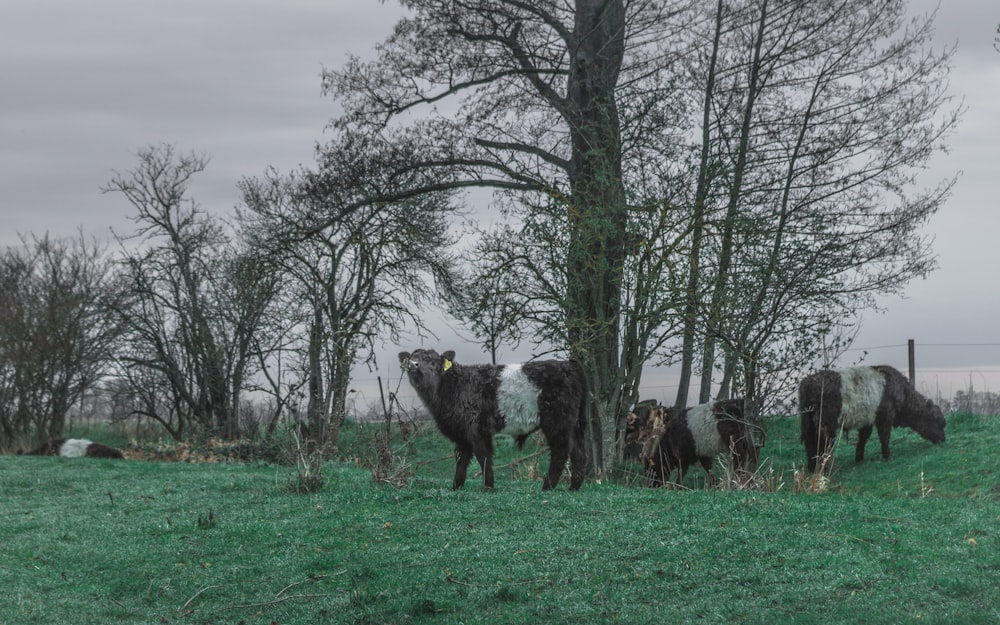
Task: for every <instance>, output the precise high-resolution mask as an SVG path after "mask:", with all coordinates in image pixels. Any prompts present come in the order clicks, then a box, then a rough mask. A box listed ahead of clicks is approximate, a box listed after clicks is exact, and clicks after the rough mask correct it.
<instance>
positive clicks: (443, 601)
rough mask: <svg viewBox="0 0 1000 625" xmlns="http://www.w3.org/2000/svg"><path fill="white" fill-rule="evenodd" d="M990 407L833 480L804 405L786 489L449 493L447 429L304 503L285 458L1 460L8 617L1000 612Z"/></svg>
mask: <svg viewBox="0 0 1000 625" xmlns="http://www.w3.org/2000/svg"><path fill="white" fill-rule="evenodd" d="M997 423H998V421H997V420H996V419H995V418H992V419H987V418H979V417H970V416H962V417H958V418H955V419H952V421H951V422H950V423H949V427H948V435H949V440H948V442H947V443H946V444H945V445H942V446H937V447H932V446H930V445H928V444H926V443H925V442H924V441H922V440H920V439H919V437H917V436H916V435H913V434H912V433H911V432H908V431H897V432H896V433H895V434H894V439H893V441H894V444H893V453H894V458H893V459H892V460H891V461H890V462H888V463H884V462H881V461H879V460H871V461H868V462H865V463H863V464H861V465H855V464H854V462H853V451H852V450H851V449H848V448H847V447H844V448H842V449H840V450H839V451H838V454H837V462H838V468H837V472H836V473H835V475H834V480H833V482H834V485H835V488H834V489H833V490H832V491H831V492H827V493H825V494H822V495H803V494H794V493H792V492H791V488H790V481H791V478H790V472H791V467H792V466H793V465H794V464H798V465H801V463H802V459H803V458H801V457H800V456H803V452H802V448H801V446H799V445H798V444H797V443H796V442H795V432H794V424H793V423H792V421H791V420H780V421H777V422H775V423H774V424H773V426H772V428H771V433H770V434H769V439H768V447H767V455H768V456H769V457H770V462H771V463H772V466H773V467H774V469H775V471H776V473H777V474H778V476H779V477H784V479H785V481H786V482H788V483H787V484H786V486H785V487H784V488H782V489H781V490H779V491H777V492H774V493H749V492H742V493H740V492H718V491H705V490H698V489H695V490H689V491H665V490H657V491H653V490H646V489H642V488H629V487H625V486H621V485H617V484H591V483H588V484H586V485H585V486H584V489H583V490H582V491H580V492H579V493H569V492H567V491H565V490H564V489H559V490H557V491H555V492H552V493H542V492H541V491H540V483H539V482H537V481H532V480H530V479H515V478H516V477H517V476H518V475H522V476H523V475H525V474H527V473H529V471H528V470H527V469H525V468H524V466H523V464H522V465H520V468H519V469H517V470H506V469H505V470H502V471H498V474H497V484H498V489H497V491H496V492H484V491H483V490H482V489H481V484H480V482H479V481H478V479H472V480H470V482H469V483H468V484H467V485H466V489H465V490H464V491H461V492H457V493H455V492H451V491H450V490H448V489H447V486H448V484H450V473H451V470H452V465H451V462H450V460H443V461H439V462H428V463H426V464H418V463H420V462H423V461H425V460H434V459H438V458H442V457H444V456H447V453H448V452H447V445H445V444H443V443H442V442H441V440H439V439H440V437H439V436H437V435H436V434H434V433H433V432H430V433H429V435H428V436H426V437H421V438H420V439H418V441H417V442H416V444H415V445H414V447H413V448H412V450H411V454H410V459H411V462H413V463H414V466H416V471H417V474H416V479H415V481H414V485H413V486H412V487H411V488H408V489H403V490H395V489H392V488H388V487H384V486H383V487H380V486H376V485H374V484H373V483H372V478H371V474H370V473H369V472H367V471H365V470H363V469H358V468H354V467H351V466H348V465H329V466H328V468H327V470H326V471H327V479H328V484H327V486H326V488H324V489H323V490H322V491H321V492H320V493H318V494H316V495H293V494H288V493H287V492H285V490H284V489H283V486H284V485H285V484H286V483H287V482H288V474H287V470H286V469H284V468H274V467H270V468H269V467H249V466H232V465H190V464H161V463H153V462H120V461H119V462H116V461H100V460H62V459H58V458H35V457H16V456H7V457H0V585H2V587H3V588H4V589H5V593H4V594H5V595H6V596H7V597H9V599H6V600H0V624H2V625H13V624H14V623H18V624H20V623H46V624H50V623H74V624H80V623H200V624H204V623H240V622H243V623H247V624H250V623H272V622H276V623H282V624H286V625H287V624H294V623H315V622H335V623H407V622H421V623H424V622H426V623H458V622H464V623H477V622H481V623H487V622H488V623H505V622H509V623H525V622H533V623H540V622H555V623H558V622H577V623H579V622H606V623H654V622H655V623H661V622H664V621H670V622H677V623H680V622H695V621H697V620H700V621H702V622H716V623H717V622H723V621H732V622H742V623H765V622H766V623H773V622H778V623H817V622H823V623H852V622H867V623H898V622H917V621H919V622H929V623H935V622H948V623H985V622H996V621H998V620H1000V595H998V593H997V590H996V589H997V587H998V586H1000V555H998V554H1000V505H998V501H997V499H998V488H997V485H998V475H997V470H998V469H1000V467H998V466H997V465H996V460H995V456H993V455H992V453H993V450H994V449H996V448H997V446H998V443H1000V434H998V433H996V432H995V431H994V430H995V425H996V424H997ZM352 435H356V436H357V437H358V438H357V439H356V440H362V439H363V438H364V436H365V434H364V432H360V433H359V432H353V433H352ZM351 445H353V446H354V447H355V448H361V447H363V445H361V444H360V443H357V442H353V443H352V442H351V441H347V442H346V445H345V448H347V447H350V446H351ZM876 448H877V444H876V443H870V444H869V454H870V455H871V456H873V457H876V456H877V452H875V450H876ZM873 452H875V453H873ZM514 457H519V456H518V453H517V452H515V451H514V450H512V449H510V447H509V446H508V445H506V444H503V443H501V445H500V461H501V462H509V461H510V459H511V458H514ZM546 462H547V460H546V459H545V458H543V459H542V466H543V467H544V466H545V464H546ZM698 472H700V470H698V471H692V473H695V474H696V473H698ZM921 472H923V474H924V475H923V481H921V478H920V473H921ZM698 477H700V476H698ZM692 479H696V478H694V477H693V478H692ZM690 485H696V484H694V483H691V484H690ZM924 495H925V496H924ZM210 512H211V518H212V521H211V522H210V521H208V519H209V513H210ZM199 520H200V521H201V523H199Z"/></svg>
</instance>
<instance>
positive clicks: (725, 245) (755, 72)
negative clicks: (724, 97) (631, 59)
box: [698, 0, 768, 404]
mask: <svg viewBox="0 0 1000 625" xmlns="http://www.w3.org/2000/svg"><path fill="white" fill-rule="evenodd" d="M767 15H768V13H767V0H764V1H763V2H761V6H760V19H759V20H758V23H757V32H756V33H755V34H756V38H755V41H754V49H753V59H752V61H751V62H750V66H749V70H748V71H749V76H748V85H749V86H748V88H747V100H746V103H745V105H744V108H743V119H742V123H741V127H740V138H739V144H738V148H737V153H736V155H735V157H736V158H735V163H734V165H733V179H732V183H731V184H730V187H729V203H728V205H727V206H726V216H725V220H724V221H723V224H722V246H721V249H720V251H719V270H718V274H717V275H716V276H715V283H714V284H713V285H712V301H711V304H710V307H709V311H708V328H707V330H708V332H707V335H706V337H705V344H704V348H703V350H702V362H701V365H702V370H701V387H700V391H699V393H698V403H700V404H704V403H708V402H709V401H711V398H712V371H713V370H714V368H715V356H716V338H715V337H716V335H717V333H718V329H719V327H720V326H721V324H722V308H723V306H724V305H725V298H726V285H727V283H728V281H729V268H730V266H731V264H732V260H733V243H734V240H733V235H734V231H735V229H736V218H737V217H738V216H739V210H740V194H741V192H742V191H743V176H744V174H745V173H746V168H747V151H748V149H749V144H750V131H751V129H752V125H753V113H754V105H755V104H756V101H757V95H758V93H759V88H758V84H759V80H760V69H761V47H762V45H763V41H764V32H765V30H766V28H767Z"/></svg>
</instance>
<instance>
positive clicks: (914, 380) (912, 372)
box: [906, 339, 917, 386]
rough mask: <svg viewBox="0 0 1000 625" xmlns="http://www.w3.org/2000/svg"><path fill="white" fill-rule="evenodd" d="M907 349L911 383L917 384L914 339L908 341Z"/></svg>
mask: <svg viewBox="0 0 1000 625" xmlns="http://www.w3.org/2000/svg"><path fill="white" fill-rule="evenodd" d="M906 350H907V352H908V357H909V363H910V384H913V385H914V386H916V384H917V363H916V359H915V357H914V353H913V352H914V349H913V339H910V340H908V341H907V342H906Z"/></svg>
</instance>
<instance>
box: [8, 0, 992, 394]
mask: <svg viewBox="0 0 1000 625" xmlns="http://www.w3.org/2000/svg"><path fill="white" fill-rule="evenodd" d="M944 4H945V5H944V6H942V7H941V8H940V10H939V18H938V22H937V23H938V38H937V45H938V46H944V45H946V44H950V43H954V42H957V43H958V44H959V49H958V53H957V55H956V56H955V59H954V70H953V73H952V80H951V90H952V93H953V94H955V96H956V97H958V98H964V101H965V105H966V106H967V108H968V111H967V113H966V115H965V117H964V120H963V123H962V125H961V126H960V128H959V131H958V133H957V134H956V135H955V136H954V137H953V138H952V139H951V142H950V143H951V146H952V149H951V153H950V154H948V155H943V156H939V157H938V158H936V159H935V160H934V162H933V164H932V167H931V168H930V170H929V171H928V172H927V182H928V184H932V183H935V182H937V181H938V180H940V179H942V178H945V177H947V176H950V175H953V174H954V173H956V172H958V171H961V172H963V173H962V176H961V179H960V180H959V182H958V184H957V186H956V187H955V191H954V194H953V196H952V198H951V199H950V200H949V202H948V203H947V205H946V206H945V208H944V209H943V210H942V211H941V212H940V213H939V214H938V215H937V216H936V217H935V218H934V219H933V220H932V221H931V223H930V224H929V225H928V228H927V234H928V235H930V236H933V237H934V238H935V244H934V248H935V250H936V252H937V254H938V255H939V263H940V269H939V270H938V271H936V272H935V273H934V274H932V275H931V276H930V277H929V278H928V279H927V280H923V281H917V282H914V283H912V284H911V285H910V287H909V288H908V289H907V297H906V298H905V299H900V298H887V299H885V300H884V302H883V303H884V305H885V306H886V307H887V309H888V310H887V312H886V313H885V314H874V313H867V314H866V315H865V316H864V322H863V325H862V329H861V332H860V334H859V335H858V338H857V340H856V343H855V344H856V346H857V347H859V348H861V347H877V346H883V345H893V346H898V345H903V344H905V343H906V340H907V339H909V338H913V339H915V340H916V341H917V345H918V354H917V358H918V366H920V367H921V368H924V369H926V370H927V371H926V373H925V374H923V379H922V381H921V383H922V384H924V385H930V386H931V387H932V388H933V386H934V385H938V386H939V387H941V386H942V385H944V388H941V390H942V392H944V393H945V394H946V395H950V393H951V392H952V391H953V390H955V389H956V388H961V387H962V384H963V383H961V382H955V381H954V380H956V379H958V380H965V381H966V382H967V381H968V379H969V377H970V372H972V373H973V374H974V375H976V376H985V375H986V374H989V375H992V376H993V378H992V380H991V381H988V382H986V385H987V386H990V387H991V389H992V390H1000V345H998V346H994V347H984V346H982V345H983V344H1000V328H998V325H1000V324H998V323H997V321H996V319H997V318H998V311H1000V289H997V288H996V286H995V285H994V280H995V278H994V272H995V271H996V269H995V267H997V266H1000V246H998V245H997V243H996V239H997V225H998V224H1000V211H998V210H997V209H998V208H1000V206H998V204H1000V202H998V200H997V197H998V196H1000V53H998V52H997V51H995V50H994V49H993V41H994V36H995V31H996V25H997V23H998V22H1000V6H998V5H997V3H996V1H995V0H950V1H949V2H947V3H944ZM911 6H912V8H913V10H914V11H926V10H930V9H933V8H934V6H936V2H935V1H933V0H913V1H912V2H911ZM399 14H400V9H399V8H398V7H397V6H396V5H395V3H393V2H388V3H385V4H383V3H381V2H378V1H377V0H282V1H281V2H277V1H273V0H172V1H171V2H159V1H155V0H128V1H126V0H88V1H87V2H78V1H75V0H4V2H2V3H0V110H2V112H3V114H2V116H0V184H2V190H3V193H2V196H0V223H2V226H3V227H2V228H0V245H15V244H17V243H18V239H17V235H18V233H34V234H39V235H40V234H43V233H45V232H50V233H51V234H53V235H57V236H66V235H72V234H73V233H74V232H75V231H76V230H77V228H80V227H82V228H83V230H84V232H85V233H87V234H88V235H95V236H98V237H105V236H106V235H107V233H108V231H109V228H112V227H113V228H115V229H116V230H119V231H122V232H127V231H128V230H129V229H130V227H131V224H130V223H129V222H128V220H127V217H128V216H129V215H130V214H131V211H130V208H129V207H128V206H127V205H126V204H125V202H124V200H123V199H122V198H120V197H117V196H109V195H102V194H101V193H100V192H99V187H101V186H102V185H104V184H105V183H106V182H107V181H108V180H109V179H110V178H111V176H112V174H113V170H119V171H126V170H128V169H130V168H131V167H133V165H134V163H135V153H136V151H137V150H139V149H140V148H142V147H145V146H147V145H151V144H156V143H160V142H167V143H172V144H175V145H176V146H177V148H178V149H179V150H181V151H184V152H189V151H195V152H199V153H205V154H207V155H209V156H210V157H211V163H210V165H209V169H208V170H207V171H206V172H205V173H204V174H202V175H201V176H200V177H199V178H198V179H196V181H195V184H194V186H193V188H192V194H193V196H194V197H195V198H196V199H197V200H198V201H199V202H200V203H201V204H202V205H203V206H204V207H206V208H208V209H211V210H215V211H217V212H219V213H220V214H228V213H229V211H230V210H231V208H232V207H233V206H234V205H235V204H236V203H237V202H238V194H237V190H236V183H237V181H238V180H239V179H240V178H241V177H243V176H255V175H259V174H261V173H262V172H263V171H264V170H265V168H267V167H269V166H275V167H277V168H279V169H280V170H283V171H287V170H289V169H292V168H294V167H296V166H297V165H299V164H300V163H301V164H306V165H308V164H310V163H312V158H313V149H314V145H315V144H316V142H318V141H322V140H323V129H324V126H325V124H326V122H327V121H328V120H329V119H330V118H331V117H332V116H334V115H335V114H336V105H335V103H334V102H333V101H331V100H329V99H327V98H323V97H322V96H321V94H320V78H319V74H320V71H321V68H322V67H323V66H328V67H334V66H337V65H339V64H341V63H342V62H343V61H344V60H345V58H346V55H347V53H348V52H355V53H358V54H362V55H364V54H367V53H368V52H369V51H370V50H371V49H372V46H373V45H374V44H375V43H377V42H378V41H380V40H381V39H382V38H384V36H385V35H386V34H387V33H388V32H389V30H390V29H391V27H392V24H393V22H394V20H395V17H396V16H397V15H399ZM939 344H947V345H955V344H975V345H979V346H974V347H972V346H970V347H959V348H955V347H950V348H945V347H932V346H931V345H939ZM450 347H453V348H455V349H458V350H459V355H460V357H463V358H464V359H465V360H466V361H468V360H477V359H479V358H481V355H480V353H479V351H478V349H477V348H476V347H475V346H471V345H467V346H464V348H463V346H461V345H450ZM385 353H386V354H387V355H388V356H386V355H382V356H380V358H381V359H382V364H383V366H385V365H389V366H394V365H395V363H394V362H392V360H393V359H392V358H391V354H393V353H395V346H388V347H387V349H386V351H385ZM860 355H861V354H860V352H851V353H849V354H848V355H847V358H848V359H849V358H855V357H858V356H860ZM513 356H516V355H512V357H513ZM867 361H868V362H886V363H888V364H893V365H896V366H898V367H901V368H902V367H905V364H906V360H905V349H902V348H898V347H894V348H892V349H886V350H872V351H871V352H870V355H869V356H868V358H867ZM844 364H847V363H846V362H845V363H844ZM946 368H957V370H958V372H959V373H958V377H957V378H956V377H955V376H951V375H946V374H945V373H944V369H946ZM994 372H995V374H994ZM983 379H984V380H985V379H986V378H985V377H984V378H983ZM976 383H977V384H979V380H978V378H977V380H976ZM956 384H958V386H956ZM654 392H658V391H654ZM663 394H664V395H667V394H672V391H664V393H663Z"/></svg>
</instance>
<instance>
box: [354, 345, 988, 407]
mask: <svg viewBox="0 0 1000 625" xmlns="http://www.w3.org/2000/svg"><path fill="white" fill-rule="evenodd" d="M914 346H915V350H914V351H915V354H914V358H915V366H914V386H915V387H916V389H917V390H918V391H920V392H921V393H922V394H924V395H925V396H927V397H929V398H930V399H932V400H934V402H935V403H937V404H938V405H939V406H941V408H942V410H944V411H945V412H950V411H960V412H973V413H976V414H1000V343H920V342H919V341H916V342H915V343H914ZM909 349H910V345H909V343H893V344H884V345H869V346H856V347H851V348H849V349H847V350H845V351H844V354H843V356H842V357H841V358H840V359H839V361H838V363H837V366H839V367H849V366H856V365H889V366H892V367H895V368H897V369H899V370H900V371H901V372H902V373H903V374H904V375H907V373H908V369H909ZM400 375H401V374H400V372H399V371H398V370H392V371H390V372H388V376H389V377H386V376H383V378H382V383H383V385H385V386H386V388H387V390H388V391H392V392H394V393H396V394H397V399H398V401H399V403H400V404H401V405H402V406H416V407H419V404H420V400H419V399H418V398H417V396H416V394H415V393H414V392H413V390H412V389H411V388H410V386H409V384H408V383H407V382H406V381H405V380H403V382H402V384H399V383H398V382H399V380H400ZM679 377H680V376H679V368H678V367H647V368H646V369H645V370H644V372H643V378H642V380H643V381H642V384H641V386H640V398H641V399H653V400H657V401H660V402H661V403H664V404H672V403H673V401H674V398H675V397H676V395H677V389H678V388H679ZM352 387H353V388H354V392H352V393H351V401H350V405H349V406H348V413H349V415H350V416H351V417H353V418H357V419H361V420H363V419H364V418H365V415H366V413H368V412H369V411H370V410H371V407H372V406H374V405H377V403H376V402H377V401H378V399H379V391H378V378H377V377H368V376H363V377H356V378H355V379H354V380H353V381H352ZM692 390H693V391H694V395H693V396H694V397H697V390H696V389H692ZM788 391H789V395H790V396H789V397H788V398H782V400H781V401H779V402H778V403H780V404H784V405H788V406H791V404H793V403H794V398H793V397H792V396H793V395H794V388H790V389H788ZM689 396H690V395H689Z"/></svg>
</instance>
